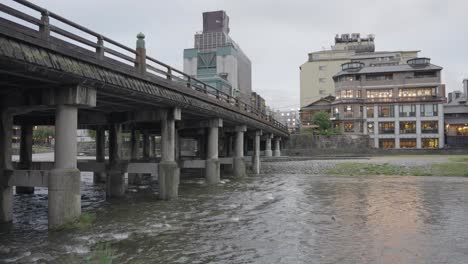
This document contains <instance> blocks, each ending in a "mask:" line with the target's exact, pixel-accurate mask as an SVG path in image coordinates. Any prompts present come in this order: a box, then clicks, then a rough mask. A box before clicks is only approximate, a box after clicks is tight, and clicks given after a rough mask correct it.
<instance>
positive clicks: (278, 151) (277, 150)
mask: <svg viewBox="0 0 468 264" xmlns="http://www.w3.org/2000/svg"><path fill="white" fill-rule="evenodd" d="M280 141H281V138H280V137H276V138H275V153H274V156H275V157H280V156H281V149H280V146H281V144H280V143H281V142H280Z"/></svg>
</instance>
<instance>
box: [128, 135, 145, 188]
mask: <svg viewBox="0 0 468 264" xmlns="http://www.w3.org/2000/svg"><path fill="white" fill-rule="evenodd" d="M130 145H131V146H130V159H131V161H137V160H138V152H139V150H140V133H139V131H137V130H136V129H134V128H132V130H131V132H130ZM141 178H142V175H141V174H140V173H129V174H128V184H141Z"/></svg>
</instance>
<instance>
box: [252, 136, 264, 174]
mask: <svg viewBox="0 0 468 264" xmlns="http://www.w3.org/2000/svg"><path fill="white" fill-rule="evenodd" d="M261 135H262V131H261V130H258V131H255V136H254V150H253V155H252V171H253V173H254V174H260V136H261Z"/></svg>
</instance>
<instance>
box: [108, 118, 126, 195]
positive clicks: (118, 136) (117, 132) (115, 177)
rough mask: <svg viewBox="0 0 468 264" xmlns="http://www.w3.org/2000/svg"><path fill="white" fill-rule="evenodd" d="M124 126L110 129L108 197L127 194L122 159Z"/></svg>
mask: <svg viewBox="0 0 468 264" xmlns="http://www.w3.org/2000/svg"><path fill="white" fill-rule="evenodd" d="M121 148H122V125H121V124H115V123H114V124H111V125H110V128H109V167H108V172H107V196H108V197H122V196H124V194H125V173H124V168H123V166H122V165H123V163H122V159H121V156H120V155H121Z"/></svg>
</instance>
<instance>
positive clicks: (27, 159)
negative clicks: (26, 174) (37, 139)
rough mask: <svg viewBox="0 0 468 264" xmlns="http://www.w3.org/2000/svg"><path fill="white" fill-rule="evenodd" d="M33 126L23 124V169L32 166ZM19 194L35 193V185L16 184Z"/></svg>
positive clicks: (21, 150)
mask: <svg viewBox="0 0 468 264" xmlns="http://www.w3.org/2000/svg"><path fill="white" fill-rule="evenodd" d="M32 146H33V126H32V125H26V124H22V125H21V141H20V160H19V166H20V168H21V169H22V170H30V169H31V167H32ZM16 193H17V194H33V193H34V187H25V186H16Z"/></svg>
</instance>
